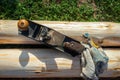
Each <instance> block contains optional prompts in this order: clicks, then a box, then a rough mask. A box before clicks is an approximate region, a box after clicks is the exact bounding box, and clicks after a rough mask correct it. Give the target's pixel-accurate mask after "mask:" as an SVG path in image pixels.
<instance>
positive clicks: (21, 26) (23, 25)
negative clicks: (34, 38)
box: [18, 19, 29, 30]
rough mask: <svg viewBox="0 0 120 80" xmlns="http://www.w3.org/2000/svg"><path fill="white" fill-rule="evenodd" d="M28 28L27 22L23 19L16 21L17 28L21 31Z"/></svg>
mask: <svg viewBox="0 0 120 80" xmlns="http://www.w3.org/2000/svg"><path fill="white" fill-rule="evenodd" d="M28 26H29V22H28V21H27V20H25V19H21V20H19V21H18V28H19V29H21V30H27V29H28Z"/></svg>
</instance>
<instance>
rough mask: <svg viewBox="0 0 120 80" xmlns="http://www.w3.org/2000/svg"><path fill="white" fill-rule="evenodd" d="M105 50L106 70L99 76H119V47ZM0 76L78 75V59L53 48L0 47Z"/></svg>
mask: <svg viewBox="0 0 120 80" xmlns="http://www.w3.org/2000/svg"><path fill="white" fill-rule="evenodd" d="M105 52H106V54H107V55H108V57H109V63H108V70H107V71H105V72H104V73H103V74H101V75H100V76H101V77H119V76H120V48H119V49H108V48H107V49H105ZM0 77H14V78H15V77H37V78H38V77H46V78H47V77H80V61H79V57H71V56H70V55H68V54H67V53H63V52H61V51H58V50H54V49H0Z"/></svg>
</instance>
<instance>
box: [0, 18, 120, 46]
mask: <svg viewBox="0 0 120 80" xmlns="http://www.w3.org/2000/svg"><path fill="white" fill-rule="evenodd" d="M17 22H18V20H0V44H38V43H37V42H35V41H33V40H31V39H28V38H25V37H23V36H19V35H18V27H17ZM35 22H37V23H39V24H42V25H45V26H48V27H50V28H53V29H55V30H57V31H59V32H61V33H63V34H65V35H68V36H70V37H73V38H75V39H78V40H80V39H79V36H81V35H82V34H84V33H89V34H90V35H91V36H92V37H94V41H95V43H97V44H99V45H101V46H104V47H107V46H108V47H109V46H113V47H114V46H115V47H116V46H117V47H119V46H120V28H119V26H120V23H113V22H63V21H35Z"/></svg>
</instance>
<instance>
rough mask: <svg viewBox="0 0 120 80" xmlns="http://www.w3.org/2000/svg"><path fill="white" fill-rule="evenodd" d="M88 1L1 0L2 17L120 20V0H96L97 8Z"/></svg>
mask: <svg viewBox="0 0 120 80" xmlns="http://www.w3.org/2000/svg"><path fill="white" fill-rule="evenodd" d="M88 1H89V2H88V3H83V4H80V6H78V0H61V2H60V3H56V0H0V19H21V18H26V19H31V20H33V19H34V20H59V21H115V22H120V1H119V0H94V1H95V4H96V7H97V10H94V7H93V5H92V3H91V0H88ZM95 12H96V14H95V16H96V17H95V16H94V13H95Z"/></svg>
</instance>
